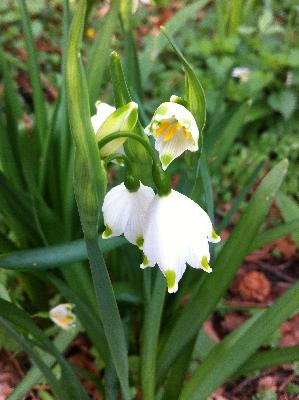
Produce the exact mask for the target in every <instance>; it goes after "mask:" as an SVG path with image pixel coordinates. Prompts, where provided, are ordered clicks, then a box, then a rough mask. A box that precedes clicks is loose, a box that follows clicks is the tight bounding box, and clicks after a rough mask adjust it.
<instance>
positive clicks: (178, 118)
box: [145, 96, 199, 170]
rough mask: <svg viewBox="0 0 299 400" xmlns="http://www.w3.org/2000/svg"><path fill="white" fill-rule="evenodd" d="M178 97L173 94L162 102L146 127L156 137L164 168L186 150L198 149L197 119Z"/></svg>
mask: <svg viewBox="0 0 299 400" xmlns="http://www.w3.org/2000/svg"><path fill="white" fill-rule="evenodd" d="M176 99H177V96H171V98H170V101H169V102H166V103H162V104H161V105H160V106H159V107H158V108H157V110H156V112H155V114H154V116H153V118H152V120H151V122H150V124H149V125H148V126H147V127H146V128H145V133H146V134H147V135H152V136H153V137H154V138H155V148H156V150H157V151H158V152H159V156H160V160H161V163H162V166H163V169H164V170H165V169H166V168H167V167H168V165H169V164H170V163H171V162H172V161H173V160H174V159H175V158H177V157H179V156H180V155H181V154H183V153H184V151H185V150H190V151H197V150H198V138H199V131H198V127H197V124H196V121H195V119H194V117H193V115H192V114H191V112H190V111H189V110H187V108H186V107H184V106H183V105H181V104H178V103H176V102H175V100H176Z"/></svg>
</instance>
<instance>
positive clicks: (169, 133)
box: [163, 124, 178, 142]
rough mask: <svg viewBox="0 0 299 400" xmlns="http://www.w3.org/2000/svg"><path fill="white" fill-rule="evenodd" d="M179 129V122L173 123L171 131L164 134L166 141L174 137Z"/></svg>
mask: <svg viewBox="0 0 299 400" xmlns="http://www.w3.org/2000/svg"><path fill="white" fill-rule="evenodd" d="M177 129H178V124H173V125H172V127H171V128H170V129H169V131H168V132H167V133H166V135H165V136H164V139H163V140H164V142H167V141H168V140H170V139H171V138H172V136H173V135H174V134H175V131H176V130H177Z"/></svg>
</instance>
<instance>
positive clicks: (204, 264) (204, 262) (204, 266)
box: [201, 256, 212, 274]
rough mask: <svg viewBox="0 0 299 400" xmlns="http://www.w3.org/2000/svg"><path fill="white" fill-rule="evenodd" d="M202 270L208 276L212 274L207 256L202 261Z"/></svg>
mask: <svg viewBox="0 0 299 400" xmlns="http://www.w3.org/2000/svg"><path fill="white" fill-rule="evenodd" d="M201 268H202V269H203V270H204V271H205V272H207V273H208V274H210V273H211V272H212V268H211V267H210V265H209V263H208V259H207V257H206V256H203V257H202V259H201Z"/></svg>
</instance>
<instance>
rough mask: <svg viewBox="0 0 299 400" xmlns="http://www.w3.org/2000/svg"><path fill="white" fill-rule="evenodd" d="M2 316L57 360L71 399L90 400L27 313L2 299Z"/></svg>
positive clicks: (67, 366) (69, 367)
mask: <svg viewBox="0 0 299 400" xmlns="http://www.w3.org/2000/svg"><path fill="white" fill-rule="evenodd" d="M0 315H5V318H6V319H7V320H8V321H9V322H10V323H12V324H14V325H15V326H16V327H18V329H19V330H21V331H24V332H25V333H26V334H27V335H30V336H31V337H33V338H34V340H35V341H36V343H37V344H38V346H39V347H41V349H42V350H44V351H46V352H47V353H49V354H51V355H52V356H54V357H55V358H56V360H57V362H58V363H59V364H60V366H61V369H62V373H63V378H64V380H65V387H66V391H67V393H69V395H70V397H71V398H74V399H78V400H87V399H88V397H87V394H86V393H85V391H84V389H83V387H82V385H81V383H80V382H79V380H78V379H77V377H76V375H75V374H74V372H73V369H72V368H71V366H70V365H69V363H68V362H67V361H66V360H65V358H64V357H63V356H62V355H61V354H60V352H59V351H58V350H57V349H56V347H55V346H54V345H53V343H52V342H51V341H50V339H49V338H48V337H47V336H46V335H45V333H44V332H43V331H42V330H41V329H40V328H39V327H38V326H37V325H35V324H34V323H33V321H32V320H31V318H30V316H29V315H28V314H27V313H26V312H25V311H23V310H21V309H20V308H18V307H16V306H15V305H13V304H12V303H9V302H7V301H5V300H2V299H0Z"/></svg>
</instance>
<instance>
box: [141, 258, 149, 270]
mask: <svg viewBox="0 0 299 400" xmlns="http://www.w3.org/2000/svg"><path fill="white" fill-rule="evenodd" d="M148 266H149V265H148V258H147V256H146V255H144V257H143V261H142V264H140V268H141V269H145V268H147V267H148Z"/></svg>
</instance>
